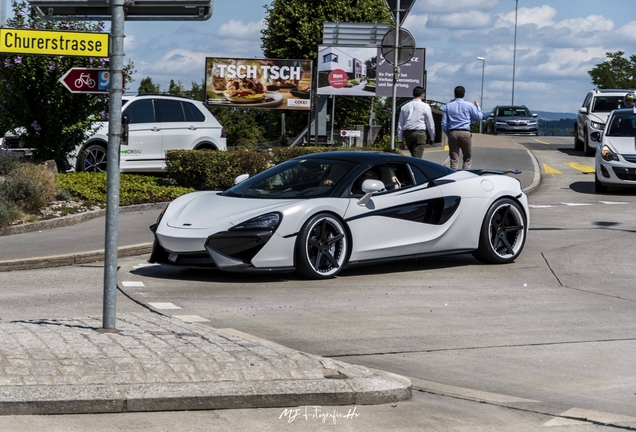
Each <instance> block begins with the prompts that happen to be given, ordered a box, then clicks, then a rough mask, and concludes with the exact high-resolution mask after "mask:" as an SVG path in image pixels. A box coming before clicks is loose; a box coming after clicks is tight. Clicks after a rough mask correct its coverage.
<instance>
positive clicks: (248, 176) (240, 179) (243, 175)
mask: <svg viewBox="0 0 636 432" xmlns="http://www.w3.org/2000/svg"><path fill="white" fill-rule="evenodd" d="M248 178H250V175H249V174H241V175H240V176H238V177H236V178H235V179H234V184H235V185H237V184H239V183H240V182H242V181H245V180H247V179H248Z"/></svg>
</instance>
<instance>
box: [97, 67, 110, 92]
mask: <svg viewBox="0 0 636 432" xmlns="http://www.w3.org/2000/svg"><path fill="white" fill-rule="evenodd" d="M97 89H98V90H108V89H110V72H109V71H103V72H101V71H100V72H99V74H98V80H97Z"/></svg>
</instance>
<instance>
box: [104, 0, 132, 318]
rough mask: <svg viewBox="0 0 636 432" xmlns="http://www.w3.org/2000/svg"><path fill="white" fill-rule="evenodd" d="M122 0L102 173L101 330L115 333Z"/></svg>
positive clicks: (114, 16)
mask: <svg viewBox="0 0 636 432" xmlns="http://www.w3.org/2000/svg"><path fill="white" fill-rule="evenodd" d="M124 4H125V0H113V2H112V12H111V33H110V35H111V47H112V49H111V54H110V90H109V92H108V96H109V108H108V165H107V170H106V180H107V181H106V244H105V254H104V317H103V328H104V329H108V330H115V321H116V316H117V311H116V308H117V245H118V236H119V227H118V225H119V144H120V141H121V105H122V102H121V101H122V93H123V78H122V73H123V68H124V21H125V19H126V17H125V15H124Z"/></svg>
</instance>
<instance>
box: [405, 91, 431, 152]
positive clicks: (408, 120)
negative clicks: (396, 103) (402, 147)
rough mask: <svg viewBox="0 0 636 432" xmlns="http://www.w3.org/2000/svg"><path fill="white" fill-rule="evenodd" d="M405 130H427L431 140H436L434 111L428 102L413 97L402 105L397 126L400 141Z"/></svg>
mask: <svg viewBox="0 0 636 432" xmlns="http://www.w3.org/2000/svg"><path fill="white" fill-rule="evenodd" d="M405 130H425V131H427V132H428V136H429V138H430V139H431V141H434V140H435V122H434V121H433V112H432V111H431V107H430V106H429V105H428V104H427V103H426V102H424V101H423V100H421V99H419V98H413V100H412V101H410V102H407V103H405V104H404V105H403V106H402V109H401V110H400V119H399V121H398V127H397V133H398V141H402V133H403V132H404V131H405Z"/></svg>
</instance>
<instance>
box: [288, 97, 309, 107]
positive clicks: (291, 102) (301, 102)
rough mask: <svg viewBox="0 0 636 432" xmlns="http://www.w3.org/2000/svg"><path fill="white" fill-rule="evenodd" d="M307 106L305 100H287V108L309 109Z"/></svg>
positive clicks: (307, 101)
mask: <svg viewBox="0 0 636 432" xmlns="http://www.w3.org/2000/svg"><path fill="white" fill-rule="evenodd" d="M309 105H310V103H309V100H307V99H287V106H293V107H307V108H309Z"/></svg>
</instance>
